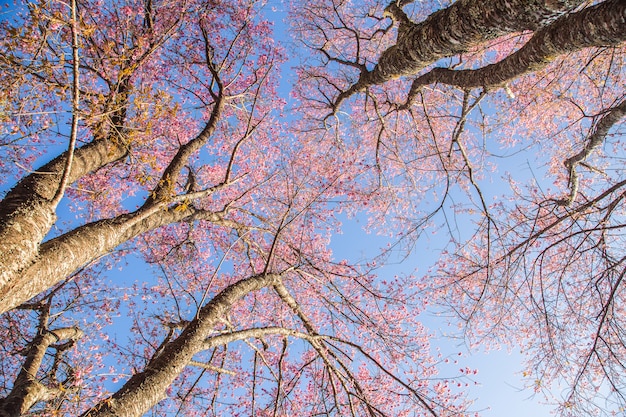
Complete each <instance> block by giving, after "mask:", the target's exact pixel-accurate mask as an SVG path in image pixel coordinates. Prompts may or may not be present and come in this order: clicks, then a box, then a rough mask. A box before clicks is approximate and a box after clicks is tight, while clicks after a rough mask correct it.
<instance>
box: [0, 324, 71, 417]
mask: <svg viewBox="0 0 626 417" xmlns="http://www.w3.org/2000/svg"><path fill="white" fill-rule="evenodd" d="M82 336H83V333H82V331H81V330H80V329H78V328H75V327H68V328H62V329H56V330H50V331H48V330H44V331H42V332H41V333H40V334H39V335H37V336H36V337H35V339H34V340H33V341H32V342H31V344H30V348H29V350H28V353H27V355H26V359H25V361H24V364H23V366H22V369H21V370H20V373H19V374H18V376H17V378H16V379H15V383H14V385H13V389H12V390H11V392H10V393H9V395H8V396H7V397H5V398H3V399H0V417H19V416H21V415H23V414H24V413H26V412H27V411H28V410H30V409H31V407H33V406H34V405H35V404H36V403H38V402H39V401H45V400H49V399H51V398H53V397H55V396H57V395H59V394H60V393H61V391H60V390H59V389H58V388H50V387H47V386H46V385H44V384H42V383H41V382H39V381H38V379H37V372H38V371H39V369H40V368H41V364H42V361H43V358H44V355H45V353H46V350H47V349H48V348H49V347H50V346H51V345H53V344H55V343H57V342H60V341H62V340H71V341H76V340H78V339H80V338H81V337H82Z"/></svg>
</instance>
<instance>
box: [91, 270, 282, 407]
mask: <svg viewBox="0 0 626 417" xmlns="http://www.w3.org/2000/svg"><path fill="white" fill-rule="evenodd" d="M280 279H281V276H280V274H261V275H255V276H252V277H249V278H246V279H243V280H241V281H238V282H236V283H234V284H232V285H230V286H228V287H226V288H225V289H224V290H223V291H222V292H220V293H219V294H218V295H217V296H215V298H213V299H212V300H211V301H210V302H209V303H208V304H207V305H205V306H204V307H202V309H200V311H199V312H198V314H197V315H196V318H195V319H194V320H192V321H190V322H189V324H188V325H187V326H186V327H185V329H184V330H183V331H182V333H181V334H180V336H178V337H177V338H176V339H174V340H173V341H172V342H170V343H168V344H167V345H166V346H165V347H164V348H163V349H162V350H161V351H160V352H159V354H158V355H157V356H155V357H153V358H152V359H151V360H150V362H149V363H148V365H146V367H145V369H144V370H143V371H142V372H139V373H137V374H135V375H133V376H132V377H131V378H130V379H129V380H128V381H127V382H126V384H124V386H123V387H122V388H121V389H120V390H119V391H117V392H116V393H115V394H113V395H112V396H111V397H109V398H107V399H105V400H103V401H101V402H100V403H98V404H97V405H96V406H94V407H92V408H91V409H90V410H88V411H86V412H85V413H84V414H83V415H82V416H83V417H114V416H125V417H133V416H137V417H139V416H142V415H143V414H144V413H145V412H147V411H148V410H149V409H150V408H151V407H153V406H154V405H156V404H157V403H158V402H159V401H161V400H162V399H163V398H165V390H166V389H167V387H168V386H169V385H170V384H171V383H172V382H173V381H174V379H175V378H176V377H177V376H178V375H179V374H180V373H181V372H182V370H183V369H184V368H185V367H186V366H188V365H189V364H190V363H191V361H192V358H193V355H195V354H196V353H198V352H200V351H202V350H203V349H204V348H205V340H206V339H207V337H208V336H209V335H210V333H211V332H212V330H213V328H214V327H215V325H216V324H218V322H219V321H220V320H221V319H222V318H223V317H224V315H225V314H226V313H227V312H228V310H229V309H230V308H231V307H232V305H233V304H234V303H235V302H237V301H238V300H240V299H241V298H243V297H245V296H246V295H247V294H249V293H251V292H253V291H258V290H260V289H262V288H265V287H269V286H272V285H274V284H276V283H277V282H279V281H280Z"/></svg>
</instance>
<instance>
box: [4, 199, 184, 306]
mask: <svg viewBox="0 0 626 417" xmlns="http://www.w3.org/2000/svg"><path fill="white" fill-rule="evenodd" d="M193 213H194V210H193V209H192V208H187V209H184V210H181V209H176V210H165V209H158V207H157V208H154V209H153V211H152V212H151V213H148V214H145V213H144V212H142V211H139V212H137V213H131V214H124V215H121V216H118V217H116V218H113V219H105V220H99V221H96V222H93V223H89V224H86V225H84V226H81V227H79V228H77V229H74V230H72V231H71V232H68V233H66V234H64V235H61V236H59V237H57V238H55V239H51V240H49V241H48V242H45V243H43V244H42V245H41V247H40V248H39V254H38V257H37V258H36V260H35V261H34V262H33V263H32V264H31V265H30V266H28V267H26V268H24V269H23V270H22V271H20V273H19V274H16V276H14V277H13V280H12V282H11V285H7V286H5V287H4V288H3V289H2V292H0V313H3V312H5V311H8V310H11V309H12V308H15V307H17V306H18V305H20V304H22V303H24V302H26V301H28V300H29V299H31V298H32V297H34V296H36V295H37V294H39V293H40V292H42V291H45V290H46V289H47V288H50V287H52V286H53V285H55V284H57V283H59V282H61V281H63V280H64V279H66V278H67V277H69V276H70V275H71V274H72V273H74V272H75V271H77V270H78V269H79V268H81V267H83V266H85V265H87V264H88V263H89V262H91V261H93V260H94V259H98V258H100V257H101V256H103V255H106V254H107V253H108V252H110V251H111V250H113V249H114V248H116V247H117V246H119V245H121V244H122V243H124V242H127V241H128V240H130V239H132V238H134V237H136V236H138V235H139V234H141V233H145V232H147V231H150V230H154V229H156V228H158V227H161V226H163V225H166V224H170V223H175V222H178V221H181V220H182V219H184V218H186V217H188V216H190V215H191V214H193Z"/></svg>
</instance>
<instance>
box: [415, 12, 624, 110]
mask: <svg viewBox="0 0 626 417" xmlns="http://www.w3.org/2000/svg"><path fill="white" fill-rule="evenodd" d="M624 41H626V2H624V1H622V0H609V1H605V2H603V3H600V4H597V5H595V6H593V7H589V8H586V9H584V10H582V11H580V12H577V13H572V14H570V15H566V16H563V17H561V18H559V19H558V20H557V21H556V22H554V23H552V24H551V25H549V26H546V27H544V28H542V29H540V30H538V31H537V32H536V33H535V34H534V35H533V37H532V38H531V39H530V40H529V41H528V42H527V43H526V44H525V45H524V46H523V47H522V48H520V49H519V50H518V51H516V52H515V53H513V54H511V55H509V56H508V57H506V58H505V59H503V60H502V61H500V62H497V63H495V64H491V65H487V66H485V67H483V68H479V69H476V70H459V71H455V70H450V69H447V68H434V69H433V70H431V71H429V72H427V73H426V74H424V75H422V76H420V77H418V78H417V79H416V80H415V81H414V82H413V85H412V86H411V91H410V92H409V97H408V100H407V102H411V101H412V98H413V97H414V96H415V95H416V94H417V92H418V91H419V89H420V88H421V87H423V86H425V85H428V84H432V83H435V82H437V83H443V84H448V85H454V86H456V87H459V88H473V87H492V86H498V85H502V84H504V83H506V82H507V81H510V80H513V79H515V78H517V77H519V76H521V75H524V74H526V73H529V72H534V71H538V70H540V69H541V68H543V67H545V66H546V65H548V64H549V63H550V62H552V61H554V60H555V59H556V58H558V57H559V56H562V55H564V54H567V53H571V52H575V51H578V50H581V49H583V48H589V47H600V46H614V45H618V44H620V43H621V42H624Z"/></svg>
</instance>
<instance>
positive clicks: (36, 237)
mask: <svg viewBox="0 0 626 417" xmlns="http://www.w3.org/2000/svg"><path fill="white" fill-rule="evenodd" d="M124 155H126V149H125V147H123V146H120V145H117V144H115V143H112V142H110V141H107V140H100V141H95V142H92V143H89V144H87V145H85V146H83V147H82V148H80V149H77V150H76V151H75V153H74V157H73V163H72V169H71V173H70V175H69V178H68V183H72V182H74V181H76V180H78V179H79V178H81V177H83V176H84V175H86V174H88V173H89V172H92V171H94V170H97V169H98V168H100V167H102V166H104V165H106V164H109V163H111V162H114V161H116V160H118V159H120V158H122V157H124ZM65 160H66V153H63V154H61V155H60V156H58V157H56V158H55V159H54V160H52V161H51V162H49V163H48V164H46V165H44V166H43V167H41V168H40V169H39V170H37V172H34V173H32V174H30V175H28V176H27V177H25V178H24V179H23V180H22V181H20V182H19V183H18V184H17V185H16V186H15V187H14V188H13V189H12V190H11V191H10V192H9V193H8V194H7V195H6V197H5V198H4V199H3V200H2V202H0V219H1V222H0V288H5V287H6V286H9V285H12V282H11V280H12V279H14V278H15V276H16V274H17V273H18V272H19V271H20V270H21V269H23V268H25V267H27V266H28V265H29V264H30V263H32V262H33V260H34V259H35V257H36V256H37V252H38V248H39V244H40V242H41V241H42V240H43V239H44V237H45V236H46V235H47V234H48V232H49V231H50V228H51V227H52V225H53V224H54V222H55V221H56V214H55V210H56V207H55V205H54V204H53V201H52V200H53V198H54V195H55V193H56V191H57V189H58V188H59V183H60V181H61V176H62V175H63V169H64V167H65Z"/></svg>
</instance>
